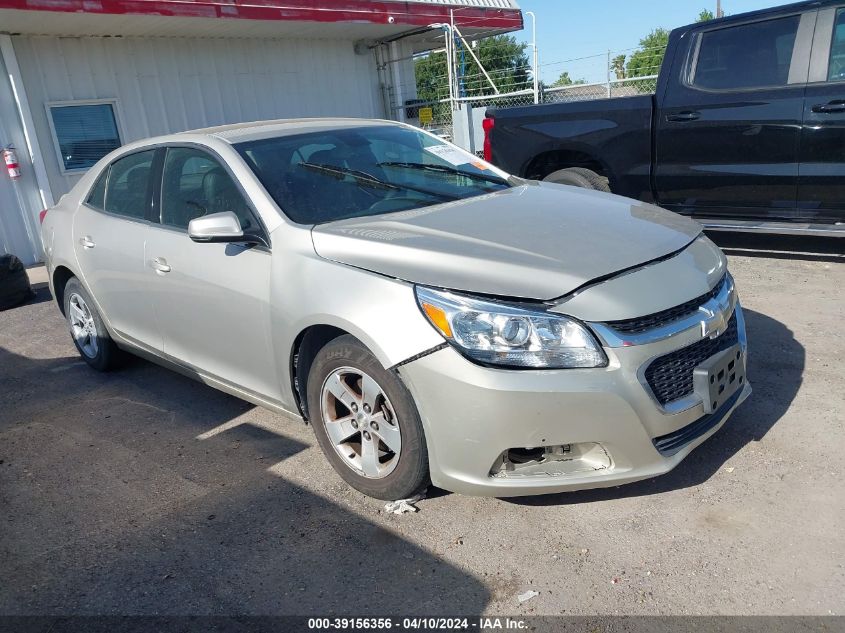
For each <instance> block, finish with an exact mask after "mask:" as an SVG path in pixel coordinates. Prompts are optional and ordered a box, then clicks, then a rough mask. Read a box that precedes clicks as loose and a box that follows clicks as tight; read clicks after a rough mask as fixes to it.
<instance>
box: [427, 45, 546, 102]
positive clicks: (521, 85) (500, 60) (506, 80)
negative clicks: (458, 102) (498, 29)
mask: <svg viewBox="0 0 845 633" xmlns="http://www.w3.org/2000/svg"><path fill="white" fill-rule="evenodd" d="M527 46H528V45H527V44H523V43H520V42H517V40H516V38H515V37H513V36H512V35H497V36H495V37H488V38H485V39H483V40H479V42H478V45H477V46H476V47H475V48H474V49H473V52H474V53H475V54H476V55H477V56H478V59H479V60H481V63H482V64H483V65H484V68H485V70H486V71H487V72H488V73H489V74H490V77H491V78H492V79H493V82H494V83H495V84H496V86H497V87H498V88H499V91H500V92H514V91H516V90H524V89H525V88H530V87H531V85H532V78H531V73H530V69H529V62H528V55H526V53H525V49H526V48H527ZM458 54H459V53H458ZM464 59H465V61H466V73H465V76H464V77H463V86H464V90H465V91H466V94H467V96H478V95H488V94H493V93H494V92H495V91H494V90H493V88H492V87H491V86H490V84H489V83H488V81H487V79H486V78H485V77H484V74H483V73H482V72H481V69H480V68H479V67H478V64H476V63H475V60H473V59H472V56H471V55H470V54H469V53H465V57H464ZM415 74H416V81H417V97H418V98H419V99H423V100H425V101H436V100H439V99H445V98H447V97H448V96H449V80H448V72H447V69H446V54H445V53H442V52H440V53H432V54H430V55H426V56H425V57H422V58H420V59H418V60H417V62H416V65H415Z"/></svg>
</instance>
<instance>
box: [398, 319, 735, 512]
mask: <svg viewBox="0 0 845 633" xmlns="http://www.w3.org/2000/svg"><path fill="white" fill-rule="evenodd" d="M735 309H736V313H737V318H738V320H739V323H740V328H741V330H742V331H741V336H740V338H741V340H742V341H743V353H742V363H743V364H745V362H746V357H747V354H746V350H745V345H744V341H745V333H744V321H743V319H742V308H741V307H740V306H739V304H737V305H736V308H735ZM695 336H696V335H695V334H694V333H691V332H690V333H687V334H684V335H679V336H676V337H672V338H669V339H666V340H663V341H659V342H655V343H651V344H647V345H637V346H631V347H619V348H605V351H606V352H607V354H608V358H609V361H610V362H609V364H608V366H607V367H605V368H597V369H568V370H548V371H533V370H516V371H515V370H504V369H493V368H488V367H482V366H479V365H476V364H474V363H471V362H470V361H468V360H466V359H465V358H464V357H463V356H461V355H460V354H459V353H458V352H457V351H455V350H454V349H453V348H451V347H447V348H445V349H442V350H440V351H437V352H434V353H432V354H429V355H428V356H424V357H422V358H419V359H417V360H415V361H413V362H410V363H407V364H405V365H402V366H400V367H399V372H400V374H401V376H402V378H403V380H404V381H405V384H406V385H407V386H408V388H409V389H410V391H411V393H412V395H413V396H414V400H415V402H416V404H417V407H418V409H419V412H420V416H421V418H422V422H423V426H424V428H425V432H426V440H427V442H428V451H429V465H430V469H431V480H432V483H433V484H434V485H436V486H439V487H441V488H445V489H447V490H451V491H453V492H459V493H463V494H472V495H488V496H501V497H508V496H519V495H533V494H546V493H553V492H562V491H568V490H584V489H588V488H600V487H606V486H617V485H620V484H625V483H629V482H632V481H637V480H641V479H647V478H650V477H654V476H657V475H661V474H664V473H666V472H669V471H670V470H672V469H673V468H674V467H675V466H677V465H678V464H679V463H680V462H681V461H682V460H683V459H684V458H685V457H686V456H687V455H688V454H689V453H690V452H691V451H692V450H693V449H695V448H696V447H697V446H698V445H699V444H701V443H702V442H704V441H705V440H706V439H707V438H708V437H710V436H711V435H713V434H714V433H715V432H716V431H718V430H719V428H721V427H722V425H723V424H724V423H725V422H726V421H727V419H728V418H729V417H730V415H731V414H732V413H733V411H734V410H735V409H736V407H737V406H739V404H741V403H742V402H743V401H744V400H745V399H746V398H747V397H748V396H749V395H750V393H751V387H750V385H749V384H748V383H747V382H746V383H745V385H744V386H743V387H742V388H741V390H739V391H738V392H737V394H736V396H735V397H734V398H732V399H731V400H730V401H729V402H727V403H726V404H725V406H724V407H723V408H722V409H721V410H719V411H716V412H715V413H714V414H711V415H710V416H708V415H707V414H705V412H704V406H703V404H702V403H701V402H700V401H699V402H697V403H696V404H693V405H692V406H689V407H687V408H685V409H683V410H680V411H675V410H673V411H672V412H669V411H667V410H665V409H663V408H661V407H660V406H658V404H657V403H656V401H655V400H654V398H653V396H652V395H651V393H650V392H649V391H648V388H647V387H646V386H645V385H643V384H642V381H641V377H640V376H641V368H642V367H644V366H645V365H646V364H647V363H648V362H649V361H650V360H651V359H653V358H655V357H657V356H660V355H663V354H666V353H668V352H671V351H673V350H676V349H680V348H681V347H684V346H686V345H689V344H691V343H693V342H694V341H695ZM698 336H699V337H700V335H698ZM666 436H673V437H679V436H680V437H683V438H684V440H683V443H682V444H681V445H680V446H677V445H676V446H675V447H674V448H673V450H672V451H670V452H667V451H663V452H662V453H661V452H660V451H659V450H658V448H657V447H656V445H655V441H657V444H658V445H659V444H660V439H661V438H664V437H666ZM564 445H565V446H568V447H573V448H575V450H573V452H572V456H573V457H577V456H578V454H579V451H580V450H581V449H582V448H584V447H586V448H588V449H590V450H591V457H590V458H587V459H584V460H583V464H581V466H580V467H578V468H550V469H547V470H548V471H549V472H542V473H533V474H519V473H516V474H509V473H507V472H504V471H502V470H496V465H497V460H499V459H500V456H501V455H502V454H503V453H505V452H506V451H508V450H510V449H514V448H519V449H522V448H533V449H537V448H542V447H552V446H564ZM576 447H581V448H576ZM591 447H592V448H591ZM597 455H598V456H599V459H594V458H595V457H596V456H597ZM564 459H566V458H564ZM540 470H543V469H540ZM567 470H568V472H563V471H567Z"/></svg>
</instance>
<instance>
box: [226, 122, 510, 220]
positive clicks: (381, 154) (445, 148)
mask: <svg viewBox="0 0 845 633" xmlns="http://www.w3.org/2000/svg"><path fill="white" fill-rule="evenodd" d="M235 148H236V149H237V150H238V152H239V153H240V154H241V156H242V157H243V158H244V159H245V160H246V162H247V163H248V164H249V166H250V167H251V168H252V170H253V171H254V172H255V174H256V176H258V179H259V180H260V181H261V183H262V184H263V185H264V187H265V188H266V189H267V191H268V192H269V194H270V195H271V196H272V197H273V199H274V200H275V201H276V204H278V205H279V208H281V209H282V211H284V212H285V213H286V214H287V216H288V217H289V218H290V219H291V220H293V221H294V222H298V223H300V224H322V223H325V222H333V221H335V220H342V219H345V218H359V217H364V216H368V215H377V214H380V213H391V212H394V211H405V210H408V209H415V208H419V207H424V206H428V205H432V204H440V203H442V202H448V201H451V200H460V199H464V198H472V197H474V196H480V195H483V194H487V193H492V192H495V191H499V190H500V189H505V188H508V187H510V184H509V183H508V182H507V180H505V178H504V177H502V175H501V174H500V173H499V172H496V171H494V169H492V168H491V167H490V165H488V164H487V163H485V162H484V161H482V160H480V159H478V158H476V157H475V156H473V155H472V154H470V153H468V152H465V151H463V150H460V149H457V148H456V147H453V146H452V145H447V144H446V143H444V142H443V141H441V140H439V139H437V138H435V137H432V136H430V135H428V134H425V133H422V132H419V131H416V130H414V129H411V128H406V127H402V126H399V125H383V126H381V125H379V126H361V127H355V128H347V129H338V130H327V131H320V132H310V133H307V134H298V135H292V136H279V137H274V138H268V139H261V140H258V141H248V142H243V143H238V144H236V145H235Z"/></svg>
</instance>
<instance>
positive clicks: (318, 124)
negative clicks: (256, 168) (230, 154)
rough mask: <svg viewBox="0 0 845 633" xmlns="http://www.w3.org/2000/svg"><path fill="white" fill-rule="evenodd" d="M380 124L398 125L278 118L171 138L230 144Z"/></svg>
mask: <svg viewBox="0 0 845 633" xmlns="http://www.w3.org/2000/svg"><path fill="white" fill-rule="evenodd" d="M381 125H397V123H396V122H395V121H386V120H382V119H353V118H309V119H276V120H273V121H250V122H246V123H233V124H230V125H218V126H215V127H207V128H201V129H198V130H186V131H185V132H179V133H177V134H174V135H172V136H173V137H176V138H178V137H182V136H197V135H200V136H214V137H216V138H219V139H221V140H223V141H226V142H228V143H241V142H244V141H255V140H260V139H264V138H273V137H277V136H288V135H291V134H305V133H308V132H320V131H329V130H340V129H344V130H347V129H350V128H365V127H375V126H381Z"/></svg>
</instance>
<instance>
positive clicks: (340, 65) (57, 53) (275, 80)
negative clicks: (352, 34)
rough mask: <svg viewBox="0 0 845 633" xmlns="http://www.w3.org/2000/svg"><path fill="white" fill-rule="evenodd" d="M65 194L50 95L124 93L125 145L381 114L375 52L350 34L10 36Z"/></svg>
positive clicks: (54, 176) (69, 177) (69, 179)
mask: <svg viewBox="0 0 845 633" xmlns="http://www.w3.org/2000/svg"><path fill="white" fill-rule="evenodd" d="M13 42H14V46H15V52H16V54H17V57H18V63H19V65H20V67H21V72H22V74H23V77H24V84H25V86H26V90H27V94H28V96H29V101H30V107H31V109H32V117H33V119H34V123H35V127H36V131H37V135H38V139H39V141H40V143H41V147H42V152H43V153H44V154H45V156H44V159H45V163H46V165H47V171H48V176H49V179H50V186H51V189H52V190H53V195H54V196H55V197H56V199H58V197H59V196H61V195H62V194H63V193H66V192H67V191H68V190H69V189H70V188H71V187H72V186H73V184H74V183H75V182H76V181H77V180H78V179H79V175H73V174H62V173H61V170H60V168H59V162H58V158H57V156H56V151H55V142H54V140H53V138H52V134H51V132H50V126H49V123H48V120H47V110H46V104H47V103H49V102H53V101H70V100H82V99H117V102H118V108H117V110H118V111H117V116H118V118H119V127H120V129H121V138H122V141H123V142H124V143H127V142H130V141H134V140H137V139H141V138H145V137H149V136H155V135H158V134H168V133H172V132H178V131H182V130H188V129H194V128H200V127H207V126H211V125H220V124H224V123H237V122H242V121H253V120H260V119H277V118H289V117H302V116H352V117H384V116H385V114H384V112H383V108H382V101H381V96H380V95H379V90H380V88H379V84H378V78H377V72H376V65H375V59H374V56H373V55H372V54H370V53H367V54H364V55H358V54H356V53H355V51H354V44H353V42H352V41H351V40H316V39H312V40H307V39H257V38H256V39H232V38H228V39H227V38H193V39H192V38H130V37H125V38H121V37H54V36H16V37H13Z"/></svg>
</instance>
